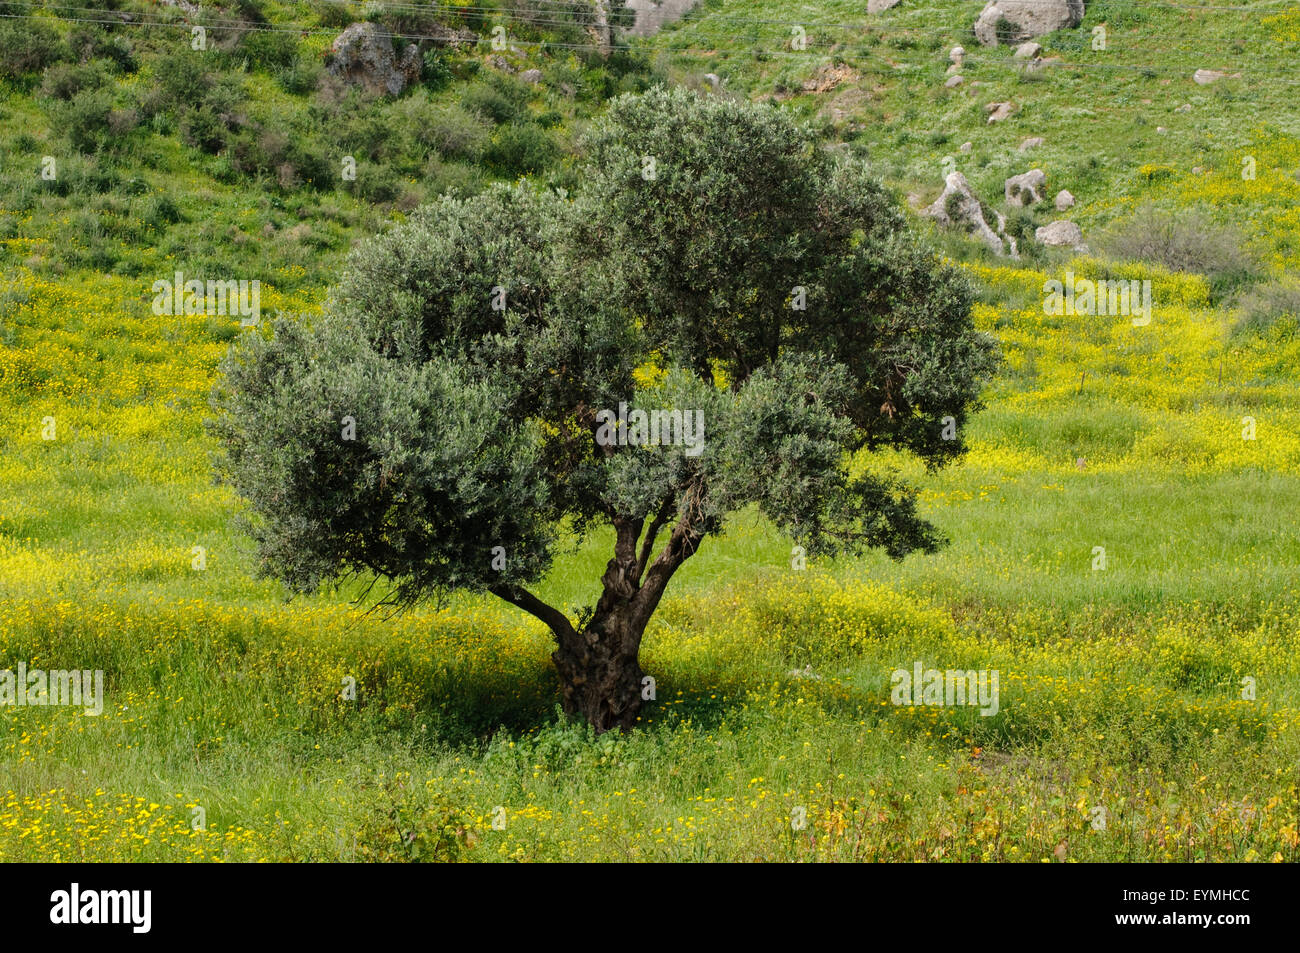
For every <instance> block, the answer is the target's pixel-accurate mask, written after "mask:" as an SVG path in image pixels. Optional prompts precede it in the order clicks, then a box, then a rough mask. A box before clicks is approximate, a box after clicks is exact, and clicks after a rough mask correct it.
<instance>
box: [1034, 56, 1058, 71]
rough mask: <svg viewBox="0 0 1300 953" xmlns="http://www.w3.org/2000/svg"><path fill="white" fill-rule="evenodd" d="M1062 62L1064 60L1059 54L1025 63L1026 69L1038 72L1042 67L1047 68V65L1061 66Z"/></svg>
mask: <svg viewBox="0 0 1300 953" xmlns="http://www.w3.org/2000/svg"><path fill="white" fill-rule="evenodd" d="M1061 62H1062V61H1061V58H1060V57H1059V56H1048V57H1046V58H1045V59H1039V60H1030V61H1029V62H1028V63H1026V64H1025V71H1026V72H1029V73H1036V72H1038V71H1039V70H1040V69H1047V67H1049V66H1060V65H1061Z"/></svg>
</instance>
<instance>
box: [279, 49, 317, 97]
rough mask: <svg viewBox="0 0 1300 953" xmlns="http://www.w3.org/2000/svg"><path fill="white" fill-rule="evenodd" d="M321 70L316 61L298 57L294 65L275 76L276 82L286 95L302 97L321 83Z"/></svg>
mask: <svg viewBox="0 0 1300 953" xmlns="http://www.w3.org/2000/svg"><path fill="white" fill-rule="evenodd" d="M320 72H321V68H320V65H319V64H318V63H316V62H315V61H314V60H312V59H309V58H307V57H305V56H299V57H297V58H296V59H295V60H294V61H293V62H292V63H290V64H289V65H288V66H285V67H284V68H282V69H280V70H279V71H278V72H276V74H275V80H276V82H277V83H279V84H280V88H281V89H283V90H284V91H285V92H286V93H291V94H292V95H295V96H301V95H303V94H305V93H310V92H311V91H312V90H314V89H315V88H316V84H317V82H319V81H320Z"/></svg>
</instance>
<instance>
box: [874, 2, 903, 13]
mask: <svg viewBox="0 0 1300 953" xmlns="http://www.w3.org/2000/svg"><path fill="white" fill-rule="evenodd" d="M899 2H900V0H867V12H868V13H884V12H885V11H886V10H892V9H893V8H894V7H896V6H898V4H899Z"/></svg>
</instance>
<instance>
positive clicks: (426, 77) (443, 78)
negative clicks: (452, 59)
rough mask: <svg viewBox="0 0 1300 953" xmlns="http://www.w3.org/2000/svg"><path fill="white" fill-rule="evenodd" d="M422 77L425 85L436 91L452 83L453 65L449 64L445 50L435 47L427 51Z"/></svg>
mask: <svg viewBox="0 0 1300 953" xmlns="http://www.w3.org/2000/svg"><path fill="white" fill-rule="evenodd" d="M420 78H421V79H422V80H423V82H424V85H425V86H427V87H428V88H429V89H431V90H433V91H435V92H436V91H437V90H440V89H443V88H444V87H446V86H447V85H449V84H450V83H451V81H452V73H451V67H450V66H448V65H447V54H446V53H445V52H444V51H443V50H441V49H438V48H437V47H434V48H432V49H429V50H426V51H425V53H424V68H423V69H422V70H421V73H420Z"/></svg>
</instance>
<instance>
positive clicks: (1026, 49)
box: [1014, 40, 1043, 60]
mask: <svg viewBox="0 0 1300 953" xmlns="http://www.w3.org/2000/svg"><path fill="white" fill-rule="evenodd" d="M1041 52H1043V48H1042V47H1041V46H1039V45H1038V44H1037V43H1035V42H1034V41H1033V40H1026V41H1025V42H1024V43H1021V44H1020V45H1019V46H1017V47H1016V52H1015V54H1014V55H1015V58H1016V59H1018V60H1034V59H1038V54H1039V53H1041Z"/></svg>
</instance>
